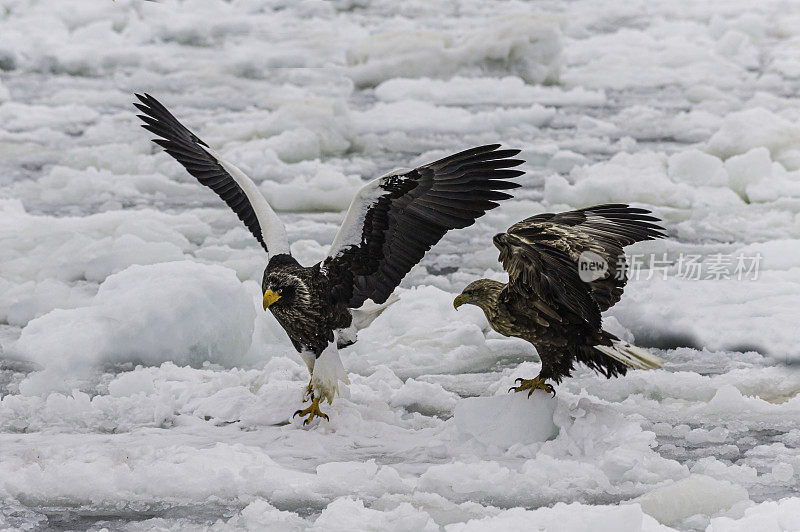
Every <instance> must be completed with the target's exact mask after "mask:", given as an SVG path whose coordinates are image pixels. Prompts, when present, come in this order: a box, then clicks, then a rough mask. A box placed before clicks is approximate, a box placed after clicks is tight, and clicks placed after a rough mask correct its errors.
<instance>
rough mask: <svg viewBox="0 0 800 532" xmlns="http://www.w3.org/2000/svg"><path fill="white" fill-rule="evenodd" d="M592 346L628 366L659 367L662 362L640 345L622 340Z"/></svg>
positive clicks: (639, 367)
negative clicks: (608, 344) (609, 344)
mask: <svg viewBox="0 0 800 532" xmlns="http://www.w3.org/2000/svg"><path fill="white" fill-rule="evenodd" d="M594 348H595V349H597V350H598V351H600V352H601V353H603V354H604V355H608V356H610V357H611V358H613V359H614V360H617V361H619V362H622V363H623V364H625V365H626V366H628V367H629V368H638V369H656V368H660V367H661V364H662V363H663V362H664V361H663V360H662V359H661V358H659V357H657V356H655V355H654V354H652V353H649V352H647V351H645V350H644V349H642V348H641V347H636V346H635V345H633V344H629V343H628V342H623V341H622V340H616V341H614V342H612V345H611V346H607V345H596V346H594Z"/></svg>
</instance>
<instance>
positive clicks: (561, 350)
mask: <svg viewBox="0 0 800 532" xmlns="http://www.w3.org/2000/svg"><path fill="white" fill-rule="evenodd" d="M650 214H652V213H651V212H650V211H648V210H645V209H637V208H633V207H629V206H628V205H624V204H608V205H597V206H594V207H587V208H585V209H578V210H576V211H570V212H562V213H558V214H553V213H544V214H538V215H536V216H531V217H530V218H526V219H525V220H522V221H521V222H519V223H516V224H514V225H512V226H511V227H509V228H508V231H507V232H505V233H500V234H498V235H495V237H494V245H495V246H497V248H498V249H499V250H500V258H499V260H500V262H501V263H502V264H503V268H504V269H505V270H506V271H507V272H508V278H509V280H508V283H500V282H498V281H492V280H490V279H479V280H477V281H474V282H472V283H470V284H469V285H468V286H467V287H466V288H465V289H464V291H463V292H462V293H461V294H460V295H459V296H457V297H456V298H455V301H453V306H454V307H455V308H456V309H458V307H459V306H460V305H463V304H465V303H468V304H472V305H476V306H478V307H480V308H481V309H482V310H483V312H484V314H486V318H487V319H488V320H489V324H490V325H491V326H492V328H493V329H494V330H495V331H497V332H499V333H500V334H502V335H505V336H516V337H518V338H522V339H524V340H527V341H528V342H530V343H532V344H533V345H534V347H536V351H537V352H538V353H539V358H540V359H541V361H542V369H541V371H540V372H539V375H538V376H537V377H535V378H533V379H521V378H520V379H517V382H518V383H519V386H517V387H514V388H511V389H512V390H515V391H518V392H519V391H522V390H530V391H529V392H528V396H529V397H530V394H531V393H533V391H534V390H535V389H537V388H541V389H543V390H546V391H548V392H552V393H553V394H555V390H554V389H553V387H552V386H551V385H550V384H547V380H553V381H555V382H556V383H559V382H561V379H563V378H564V377H568V376H569V375H570V372H571V371H572V369H573V367H574V366H573V362H574V361H576V360H577V361H578V362H583V363H584V364H586V365H587V366H589V367H590V368H592V369H594V370H596V371H599V372H600V373H602V374H603V375H605V376H606V377H607V378H611V377H616V376H617V375H625V372H626V371H627V369H628V368H640V369H652V368H657V367H659V366H660V364H661V359H660V358H658V357H657V356H655V355H652V354H650V353H648V352H647V351H645V350H643V349H640V348H638V347H636V346H633V345H631V344H629V343H627V342H624V341H622V340H620V339H619V338H617V337H616V336H614V335H613V334H611V333H609V332H607V331H604V330H603V329H602V327H601V324H600V321H601V318H600V313H601V312H603V311H604V310H607V309H608V308H610V307H611V306H612V305H614V304H615V303H616V302H617V301H619V299H620V297H621V296H622V290H623V288H624V287H625V282H626V281H627V276H626V271H625V268H626V266H625V257H624V256H623V255H622V248H623V247H624V246H627V245H629V244H633V243H634V242H639V241H642V240H653V239H656V238H662V237H664V236H665V235H664V233H663V232H662V231H664V228H663V227H660V226H658V225H656V224H655V223H654V222H659V221H660V220H659V219H658V218H655V217H653V216H650ZM591 263H593V264H595V265H596V266H597V270H596V271H595V272H594V274H592V272H588V273H589V275H581V274H580V273H579V266H580V265H587V264H591ZM603 266H605V268H603ZM582 278H583V279H586V281H588V282H584V280H583V279H582Z"/></svg>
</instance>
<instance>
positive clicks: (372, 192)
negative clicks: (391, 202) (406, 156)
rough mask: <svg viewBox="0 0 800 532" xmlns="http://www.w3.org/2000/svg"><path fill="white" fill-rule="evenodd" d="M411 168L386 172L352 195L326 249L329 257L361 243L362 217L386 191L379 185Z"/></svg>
mask: <svg viewBox="0 0 800 532" xmlns="http://www.w3.org/2000/svg"><path fill="white" fill-rule="evenodd" d="M411 170H412V169H411V168H397V169H396V170H392V171H391V172H389V173H388V174H385V175H382V176H381V177H377V178H375V179H373V180H372V181H370V182H369V183H367V184H366V185H364V186H363V187H361V188H360V189H359V190H358V192H357V193H356V195H355V196H354V197H353V201H351V202H350V208H349V209H347V214H345V217H344V221H343V222H342V225H341V227H339V231H338V232H337V233H336V237H335V238H334V239H333V244H331V249H330V250H329V251H328V256H329V257H336V256H337V255H339V253H341V252H342V251H343V250H344V249H346V248H347V247H348V246H355V245H358V244H360V243H361V235H362V233H363V229H364V219H365V218H366V216H367V211H369V208H370V207H371V206H372V205H373V204H374V203H375V202H376V201H378V198H380V197H381V196H382V195H383V194H384V193H386V191H385V190H383V189H382V188H381V185H382V184H383V183H384V182H385V180H386V178H387V177H392V176H396V175H403V174H406V173H408V172H410V171H411Z"/></svg>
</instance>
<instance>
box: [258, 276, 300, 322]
mask: <svg viewBox="0 0 800 532" xmlns="http://www.w3.org/2000/svg"><path fill="white" fill-rule="evenodd" d="M261 288H262V290H264V310H267V309H270V310H271V311H273V312H274V311H281V310H288V309H299V308H303V307H307V306H308V305H309V304H310V303H311V293H310V291H309V289H308V285H306V283H305V281H304V280H303V279H301V278H300V277H298V276H297V275H294V274H291V273H286V272H275V273H268V274H266V275H265V276H264V281H263V282H262V285H261Z"/></svg>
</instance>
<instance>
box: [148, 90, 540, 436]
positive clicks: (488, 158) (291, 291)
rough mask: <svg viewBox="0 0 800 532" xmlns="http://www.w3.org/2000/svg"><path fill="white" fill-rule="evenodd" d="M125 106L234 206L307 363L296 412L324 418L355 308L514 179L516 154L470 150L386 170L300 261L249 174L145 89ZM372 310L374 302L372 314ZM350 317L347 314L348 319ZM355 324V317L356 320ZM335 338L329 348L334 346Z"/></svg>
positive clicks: (376, 296) (381, 295) (281, 319)
mask: <svg viewBox="0 0 800 532" xmlns="http://www.w3.org/2000/svg"><path fill="white" fill-rule="evenodd" d="M136 97H137V98H138V99H139V100H140V101H141V103H135V104H134V105H135V106H136V107H137V108H138V109H139V110H140V111H142V113H144V114H142V115H138V116H139V118H141V119H142V120H143V121H144V125H143V127H144V128H145V129H147V130H149V131H151V132H153V133H155V134H156V135H158V136H159V137H161V138H158V139H154V140H153V142H155V143H156V144H158V145H160V146H162V147H163V148H164V149H165V150H166V151H167V153H169V154H170V155H171V156H172V157H174V158H175V159H176V160H177V161H178V162H179V163H181V164H182V165H183V166H184V167H185V168H186V170H187V171H188V172H189V173H190V174H191V175H193V176H194V177H195V178H197V180H198V181H199V182H200V183H202V184H203V185H205V186H207V187H209V188H211V189H212V190H213V191H214V192H216V193H217V194H218V195H219V196H220V197H221V198H222V199H223V200H224V201H225V203H227V204H228V206H229V207H230V208H231V209H233V211H234V212H235V213H236V214H237V216H238V217H239V219H240V220H242V222H244V224H245V225H246V226H247V228H248V229H249V230H250V232H251V233H253V236H255V237H256V239H257V240H258V241H259V243H261V246H262V247H263V248H264V251H266V252H267V259H268V261H267V267H266V269H265V270H264V277H263V281H262V283H261V288H262V291H263V293H264V310H266V309H269V310H270V311H271V312H272V314H273V316H275V318H276V319H277V320H278V323H280V324H281V326H282V327H283V329H284V330H285V331H286V333H287V334H288V335H289V339H290V340H291V341H292V344H293V345H294V347H295V348H296V349H297V351H299V352H300V355H301V357H302V358H303V360H304V361H305V363H306V365H307V366H308V371H309V373H311V379H310V381H309V384H308V388H307V396H308V397H311V398H312V403H311V406H309V407H308V408H306V409H304V410H298V411H297V412H295V415H297V414H301V415H303V416H308V418H307V419H306V420H305V423H306V424H307V423H308V422H309V421H311V419H313V418H314V417H315V416H321V417H324V418H325V419H328V417H327V416H326V415H325V414H323V413H322V412H320V410H319V402H320V400H321V399H327V400H328V403H330V402H332V401H333V396H334V394H335V393H336V392H337V391H338V386H339V381H342V382H345V383H346V382H347V376H346V373H345V372H344V368H343V367H342V362H341V360H340V358H339V353H338V349H337V347H341V346H343V345H349V343H352V342H353V341H354V337H353V333H354V332H356V331H354V329H358V328H359V322H364V321H369V317H370V315H371V316H373V317H374V315H375V314H376V310H375V308H376V307H375V305H373V306H372V308H371V310H370V311H365V310H361V311H359V310H356V309H359V307H362V305H364V304H365V302H367V300H372V301H373V302H374V303H385V302H386V301H387V299H388V298H389V296H390V295H391V294H392V291H393V290H394V289H395V288H396V287H397V285H398V284H399V283H400V281H401V280H402V279H403V277H404V276H405V275H406V274H407V273H408V272H409V270H411V268H412V267H413V266H414V265H415V264H416V263H417V262H419V261H420V260H421V259H422V256H423V255H424V254H425V252H427V251H428V250H429V249H430V248H431V246H433V245H434V244H436V243H437V242H438V241H439V240H440V239H441V238H442V237H443V236H444V235H445V233H446V232H447V231H449V230H450V229H461V228H463V227H467V226H470V225H472V224H473V223H474V222H475V220H476V219H477V218H479V217H481V216H483V215H484V214H485V213H486V211H488V210H491V209H494V208H495V207H497V206H498V204H497V203H496V202H497V201H499V200H504V199H507V198H510V197H511V195H510V194H506V193H505V192H502V191H503V190H509V189H512V188H516V187H518V186H519V185H518V184H517V183H514V182H512V181H508V179H512V178H515V177H518V176H520V175H522V174H523V173H524V172H521V171H519V170H512V169H511V168H512V167H514V166H517V165H519V164H521V163H522V161H520V160H517V159H511V157H513V156H514V155H516V154H518V153H519V150H499V149H498V148H499V147H500V145H499V144H492V145H489V146H479V147H477V148H472V149H469V150H466V151H462V152H460V153H456V154H455V155H451V156H449V157H445V158H444V159H440V160H438V161H435V162H432V163H429V164H426V165H423V166H420V167H418V168H415V169H413V170H412V169H403V170H395V171H393V172H390V173H389V174H387V175H385V176H383V177H379V178H377V179H374V180H372V181H370V182H368V183H367V184H365V185H364V186H363V187H362V188H361V190H359V191H358V193H357V194H356V196H355V197H354V198H353V201H352V203H351V204H350V209H349V210H348V211H347V214H346V215H345V218H344V222H343V223H342V226H341V227H340V228H339V232H338V233H337V234H336V237H335V238H334V240H333V244H332V245H331V248H330V251H329V253H328V256H327V257H326V258H325V259H324V260H323V261H321V262H319V263H317V264H315V265H313V266H309V267H305V266H302V265H300V264H299V263H298V262H297V261H296V260H295V259H294V258H293V257H292V255H291V253H290V251H289V242H288V241H287V239H286V230H285V229H284V227H283V224H282V223H281V222H280V220H279V219H278V217H277V215H276V214H275V212H274V211H273V210H272V208H271V207H270V206H269V204H268V203H267V201H266V199H264V196H262V195H261V192H260V191H259V190H258V187H256V185H255V183H253V181H252V180H250V178H248V177H247V176H246V175H245V174H244V173H243V172H242V171H241V170H239V169H238V168H236V167H235V166H233V165H232V164H230V163H228V162H226V161H225V160H223V159H222V158H221V157H220V156H219V155H218V154H217V153H216V152H215V151H213V150H212V149H211V148H209V147H208V145H207V144H206V143H205V142H203V141H202V140H200V139H199V138H197V136H195V135H194V134H193V133H192V132H191V131H189V130H188V129H186V128H185V127H184V126H183V125H182V124H181V123H180V122H178V120H177V119H176V118H175V117H174V116H173V115H172V114H171V113H170V112H169V111H167V109H166V108H165V107H164V106H163V105H161V104H160V103H159V102H158V101H157V100H156V99H155V98H153V97H152V96H150V95H148V94H144V95H138V94H137V95H136ZM379 309H380V308H379V307H378V310H379ZM354 314H355V319H354ZM362 325H363V323H362ZM337 344H338V346H337Z"/></svg>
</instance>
